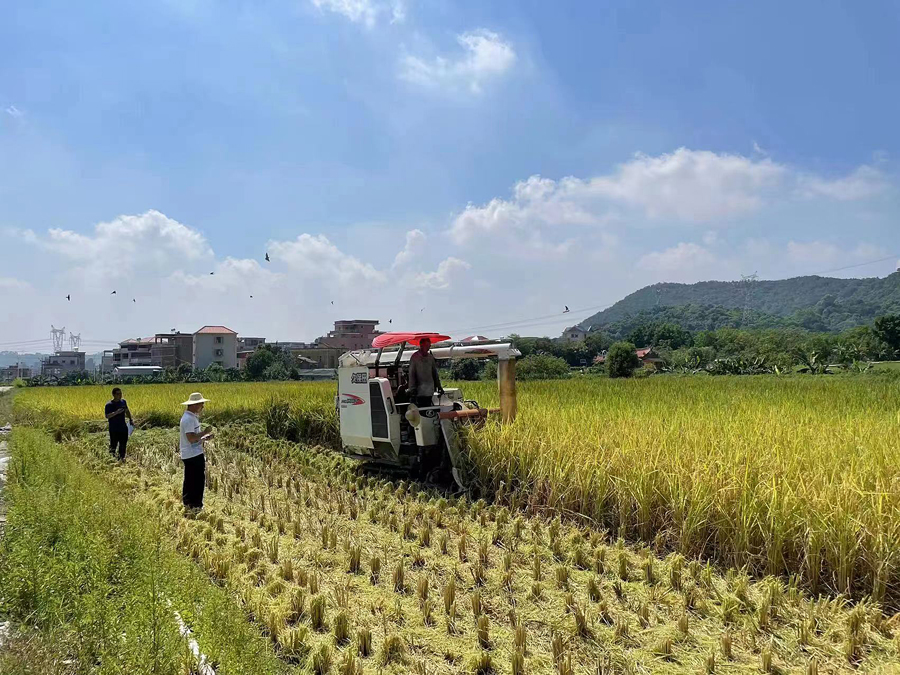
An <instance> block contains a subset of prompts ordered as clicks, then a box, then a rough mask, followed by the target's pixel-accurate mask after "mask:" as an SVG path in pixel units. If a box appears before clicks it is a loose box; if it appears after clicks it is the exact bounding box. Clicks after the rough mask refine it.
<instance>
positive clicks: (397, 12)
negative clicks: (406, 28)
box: [391, 0, 408, 23]
mask: <svg viewBox="0 0 900 675" xmlns="http://www.w3.org/2000/svg"><path fill="white" fill-rule="evenodd" d="M407 7H408V2H407V0H393V2H391V23H403V22H404V21H405V20H406V9H407Z"/></svg>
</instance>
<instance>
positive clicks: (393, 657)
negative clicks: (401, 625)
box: [380, 634, 406, 666]
mask: <svg viewBox="0 0 900 675" xmlns="http://www.w3.org/2000/svg"><path fill="white" fill-rule="evenodd" d="M405 660H406V645H405V644H404V643H403V640H402V639H401V638H400V636H399V635H396V634H391V635H388V636H386V637H385V638H384V642H382V644H381V655H380V661H381V665H382V666H388V665H390V664H392V663H403V662H404V661H405Z"/></svg>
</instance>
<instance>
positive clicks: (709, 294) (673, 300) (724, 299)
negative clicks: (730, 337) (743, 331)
mask: <svg viewBox="0 0 900 675" xmlns="http://www.w3.org/2000/svg"><path fill="white" fill-rule="evenodd" d="M748 292H749V293H750V307H751V309H752V311H751V313H750V315H749V317H748V321H747V325H746V326H743V327H745V328H752V327H756V328H775V327H799V328H806V329H807V330H817V331H842V330H846V329H848V328H852V327H854V326H858V325H861V324H865V323H870V322H871V321H872V320H873V319H875V317H877V316H881V315H883V314H891V313H900V271H898V272H894V273H893V274H891V275H889V276H886V277H883V278H878V277H871V278H866V279H834V278H831V277H818V276H810V277H795V278H793V279H782V280H779V281H756V282H752V285H751V286H749V287H748V286H747V285H746V284H744V283H743V282H739V281H701V282H699V283H696V284H674V283H661V284H654V285H653V286H646V287H645V288H642V289H641V290H639V291H635V292H634V293H632V294H631V295H628V296H626V297H624V298H623V299H622V300H619V302H617V303H616V304H615V305H613V306H612V307H609V308H607V309H605V310H603V311H602V312H598V313H597V314H594V315H593V316H591V317H588V318H587V319H585V320H584V321H582V322H581V325H582V326H583V327H585V328H587V327H593V328H594V329H597V328H609V327H610V326H620V325H622V324H632V323H635V322H641V321H646V320H665V321H669V322H672V323H677V324H679V325H682V326H683V327H684V328H687V329H689V330H701V329H706V330H711V329H714V328H721V327H725V326H735V325H739V326H740V325H742V324H741V319H742V315H743V311H742V310H743V307H744V303H745V299H746V297H747V293H748Z"/></svg>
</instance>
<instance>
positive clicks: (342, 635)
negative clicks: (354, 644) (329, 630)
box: [333, 611, 350, 645]
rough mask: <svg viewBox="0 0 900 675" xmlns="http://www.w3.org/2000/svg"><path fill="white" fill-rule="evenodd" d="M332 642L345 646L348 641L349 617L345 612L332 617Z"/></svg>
mask: <svg viewBox="0 0 900 675" xmlns="http://www.w3.org/2000/svg"><path fill="white" fill-rule="evenodd" d="M333 632H334V641H335V642H336V643H337V644H338V645H343V644H346V643H348V642H349V641H350V617H348V616H347V612H346V611H341V612H338V613H337V615H335V617H334V626H333Z"/></svg>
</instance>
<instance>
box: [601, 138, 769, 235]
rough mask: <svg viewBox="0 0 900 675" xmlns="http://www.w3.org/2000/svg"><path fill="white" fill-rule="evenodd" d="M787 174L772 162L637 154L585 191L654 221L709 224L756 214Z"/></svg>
mask: <svg viewBox="0 0 900 675" xmlns="http://www.w3.org/2000/svg"><path fill="white" fill-rule="evenodd" d="M785 172H786V169H785V168H784V167H783V166H780V165H778V164H775V163H774V162H772V161H771V160H769V159H761V160H753V159H749V158H747V157H742V156H741V155H730V154H726V153H722V154H717V153H714V152H710V151H708V150H689V149H687V148H679V149H678V150H676V151H675V152H673V153H670V154H664V155H660V156H658V157H650V156H648V155H644V154H638V155H636V156H635V158H634V159H633V160H632V161H630V162H627V163H625V164H622V165H620V166H619V167H618V170H617V171H616V172H615V173H613V174H611V175H609V176H600V177H598V178H594V179H592V180H591V181H589V182H588V183H586V185H585V188H586V189H587V190H589V191H590V192H594V193H596V194H597V195H599V196H602V197H606V198H609V199H612V200H615V201H620V202H623V203H625V204H629V205H632V206H636V207H639V208H640V209H642V210H643V211H644V212H645V213H646V214H647V216H648V217H650V218H661V217H675V218H679V219H681V220H685V221H693V222H709V221H713V220H717V219H722V218H730V217H733V216H737V215H741V214H744V213H747V212H749V211H753V210H755V209H756V208H758V207H759V206H760V204H761V203H762V199H763V196H764V194H765V192H766V190H768V189H770V188H773V187H775V186H777V185H778V183H779V182H780V180H781V179H782V177H783V176H784V174H785Z"/></svg>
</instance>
